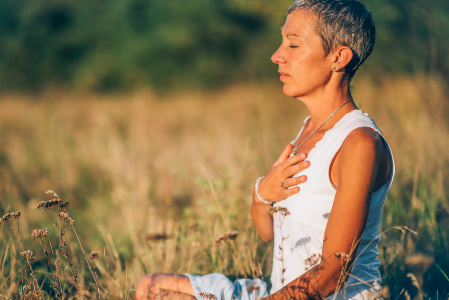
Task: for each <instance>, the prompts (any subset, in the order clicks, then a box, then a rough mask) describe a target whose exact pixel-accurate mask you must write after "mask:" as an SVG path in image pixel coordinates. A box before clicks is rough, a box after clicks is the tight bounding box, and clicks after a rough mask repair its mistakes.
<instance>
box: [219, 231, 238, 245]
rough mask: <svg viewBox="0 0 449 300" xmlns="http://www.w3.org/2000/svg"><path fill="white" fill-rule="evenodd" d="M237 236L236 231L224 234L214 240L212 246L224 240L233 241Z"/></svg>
mask: <svg viewBox="0 0 449 300" xmlns="http://www.w3.org/2000/svg"><path fill="white" fill-rule="evenodd" d="M238 235H239V232H238V231H229V232H225V233H223V234H222V235H220V236H219V237H217V238H216V239H215V241H214V244H218V243H219V242H221V241H224V240H226V239H231V240H235V239H236V238H237V236H238Z"/></svg>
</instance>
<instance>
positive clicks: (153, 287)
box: [134, 273, 163, 300]
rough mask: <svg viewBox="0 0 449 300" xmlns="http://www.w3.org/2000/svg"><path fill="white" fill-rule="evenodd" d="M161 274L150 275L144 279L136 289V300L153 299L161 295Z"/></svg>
mask: <svg viewBox="0 0 449 300" xmlns="http://www.w3.org/2000/svg"><path fill="white" fill-rule="evenodd" d="M161 275H163V274H160V273H154V274H148V275H146V276H145V277H143V278H142V279H141V280H140V281H139V283H138V284H137V287H136V292H135V295H134V299H135V300H144V299H153V298H154V297H152V296H155V295H157V294H158V293H159V291H160V287H159V284H158V281H159V280H158V279H159V278H160V277H161Z"/></svg>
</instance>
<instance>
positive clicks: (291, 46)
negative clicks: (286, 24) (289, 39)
mask: <svg viewBox="0 0 449 300" xmlns="http://www.w3.org/2000/svg"><path fill="white" fill-rule="evenodd" d="M289 47H290V48H298V46H293V45H290V46H289Z"/></svg>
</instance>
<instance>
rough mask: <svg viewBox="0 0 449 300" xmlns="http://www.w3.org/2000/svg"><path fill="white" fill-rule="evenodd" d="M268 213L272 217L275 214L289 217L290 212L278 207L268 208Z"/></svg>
mask: <svg viewBox="0 0 449 300" xmlns="http://www.w3.org/2000/svg"><path fill="white" fill-rule="evenodd" d="M268 212H269V213H270V214H271V215H273V214H275V213H278V212H279V213H281V214H282V215H283V216H284V217H285V216H287V215H289V214H290V212H289V211H288V209H287V208H286V207H280V206H272V207H270V208H268Z"/></svg>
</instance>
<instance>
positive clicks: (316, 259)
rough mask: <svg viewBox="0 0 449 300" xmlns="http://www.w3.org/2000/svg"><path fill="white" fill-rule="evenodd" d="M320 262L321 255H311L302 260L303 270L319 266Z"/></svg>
mask: <svg viewBox="0 0 449 300" xmlns="http://www.w3.org/2000/svg"><path fill="white" fill-rule="evenodd" d="M320 261H321V254H312V256H310V257H309V258H307V259H306V260H304V264H305V266H306V267H305V269H306V270H310V269H313V268H315V267H316V266H318V265H319V263H320Z"/></svg>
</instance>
